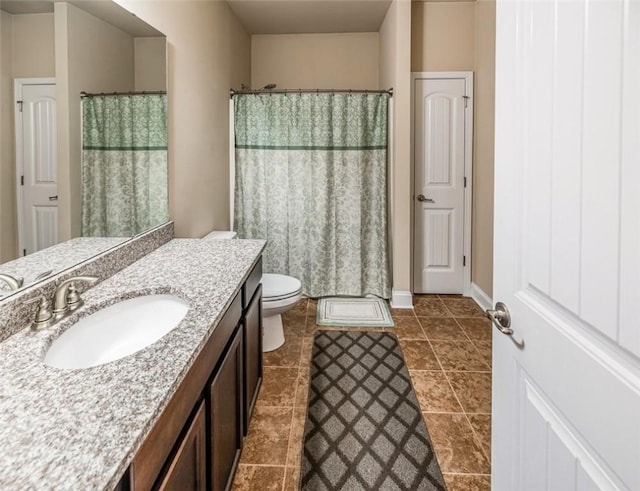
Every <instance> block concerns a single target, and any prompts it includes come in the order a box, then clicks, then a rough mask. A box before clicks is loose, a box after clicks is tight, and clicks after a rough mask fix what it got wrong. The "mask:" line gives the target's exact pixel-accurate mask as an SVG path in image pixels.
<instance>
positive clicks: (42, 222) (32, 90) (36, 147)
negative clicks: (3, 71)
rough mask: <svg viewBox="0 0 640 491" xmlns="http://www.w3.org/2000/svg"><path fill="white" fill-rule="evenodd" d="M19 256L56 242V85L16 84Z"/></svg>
mask: <svg viewBox="0 0 640 491" xmlns="http://www.w3.org/2000/svg"><path fill="white" fill-rule="evenodd" d="M16 97H17V99H18V111H19V112H18V117H17V118H16V141H17V153H16V154H17V157H18V170H19V171H20V170H21V173H19V174H18V178H19V183H18V197H20V196H21V202H19V203H18V207H19V208H20V212H19V215H18V216H19V220H18V223H19V237H20V239H19V242H20V249H21V250H20V251H19V252H20V255H26V254H31V253H33V252H36V251H39V250H41V249H45V248H47V247H49V246H51V245H54V244H57V242H58V183H57V179H58V177H57V173H58V170H57V165H56V86H55V84H52V83H30V82H29V83H23V84H21V83H19V81H18V82H17V83H16Z"/></svg>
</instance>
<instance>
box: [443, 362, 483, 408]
mask: <svg viewBox="0 0 640 491" xmlns="http://www.w3.org/2000/svg"><path fill="white" fill-rule="evenodd" d="M445 373H446V375H447V377H448V378H449V382H451V386H452V387H453V390H454V392H455V393H456V395H457V396H458V399H459V400H460V404H462V407H463V408H464V411H465V412H466V413H484V414H490V413H491V374H490V373H488V372H487V373H479V372H445Z"/></svg>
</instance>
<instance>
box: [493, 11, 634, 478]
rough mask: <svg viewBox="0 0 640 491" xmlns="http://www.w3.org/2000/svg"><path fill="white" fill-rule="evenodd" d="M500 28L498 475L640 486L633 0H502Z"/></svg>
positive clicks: (495, 407) (496, 335)
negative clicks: (505, 327)
mask: <svg viewBox="0 0 640 491" xmlns="http://www.w3.org/2000/svg"><path fill="white" fill-rule="evenodd" d="M496 42H497V44H496V140H495V141H496V146H495V195H496V199H495V249H494V251H495V252H494V292H493V297H494V300H496V301H502V302H504V303H505V304H506V305H507V307H508V309H509V310H510V311H511V320H512V326H511V327H512V328H513V330H514V334H513V335H512V336H508V335H504V334H501V333H500V332H499V331H498V330H497V329H494V340H493V343H494V344H493V346H494V354H493V357H494V363H493V373H494V378H493V440H492V449H493V451H492V465H493V483H492V484H493V487H492V489H494V490H495V491H513V490H535V491H538V490H545V489H550V490H562V491H571V490H595V489H624V490H640V358H639V357H640V316H639V312H640V311H639V310H638V306H640V287H639V286H638V281H639V280H640V218H639V217H640V211H639V210H640V91H639V88H640V2H637V1H624V0H608V1H602V0H585V1H580V2H570V1H563V0H558V1H555V2H553V1H546V2H538V1H531V0H529V1H524V0H498V5H497V36H496ZM518 343H524V345H523V346H522V345H521V346H518Z"/></svg>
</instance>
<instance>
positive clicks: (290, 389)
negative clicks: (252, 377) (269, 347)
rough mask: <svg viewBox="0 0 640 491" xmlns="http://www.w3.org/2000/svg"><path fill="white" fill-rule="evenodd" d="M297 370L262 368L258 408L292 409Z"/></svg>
mask: <svg viewBox="0 0 640 491" xmlns="http://www.w3.org/2000/svg"><path fill="white" fill-rule="evenodd" d="M297 381H298V368H282V367H264V378H263V379H262V387H260V393H259V394H258V401H257V402H256V404H258V405H259V406H287V407H293V405H294V402H295V399H296V383H297Z"/></svg>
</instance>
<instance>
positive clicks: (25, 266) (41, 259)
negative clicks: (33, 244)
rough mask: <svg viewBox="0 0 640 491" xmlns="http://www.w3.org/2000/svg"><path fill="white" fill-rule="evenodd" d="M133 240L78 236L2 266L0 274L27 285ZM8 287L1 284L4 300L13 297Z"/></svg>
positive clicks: (1, 296) (0, 293) (0, 266)
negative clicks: (17, 278) (6, 297)
mask: <svg viewBox="0 0 640 491" xmlns="http://www.w3.org/2000/svg"><path fill="white" fill-rule="evenodd" d="M129 238H130V237H78V238H75V239H71V240H67V241H66V242H62V243H60V244H56V245H54V246H51V247H48V248H46V249H44V250H42V251H38V252H34V253H33V254H29V255H28V256H25V257H20V258H18V259H15V260H14V261H9V262H7V263H4V264H2V265H0V273H4V274H10V275H11V276H14V277H16V276H21V277H22V278H24V285H25V286H29V284H30V283H32V282H33V280H34V279H35V278H36V276H38V275H39V274H41V273H44V272H46V271H52V273H51V274H56V273H59V272H60V271H62V270H63V269H67V268H69V267H71V266H74V265H76V264H78V263H79V262H82V261H86V260H87V259H89V258H91V257H93V256H95V255H96V254H100V253H101V252H105V251H107V250H109V249H111V248H112V247H114V246H117V245H119V244H122V243H123V242H126V241H127V240H129ZM10 294H12V292H11V291H9V290H8V287H7V286H6V285H3V284H2V283H0V298H3V295H10Z"/></svg>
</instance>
